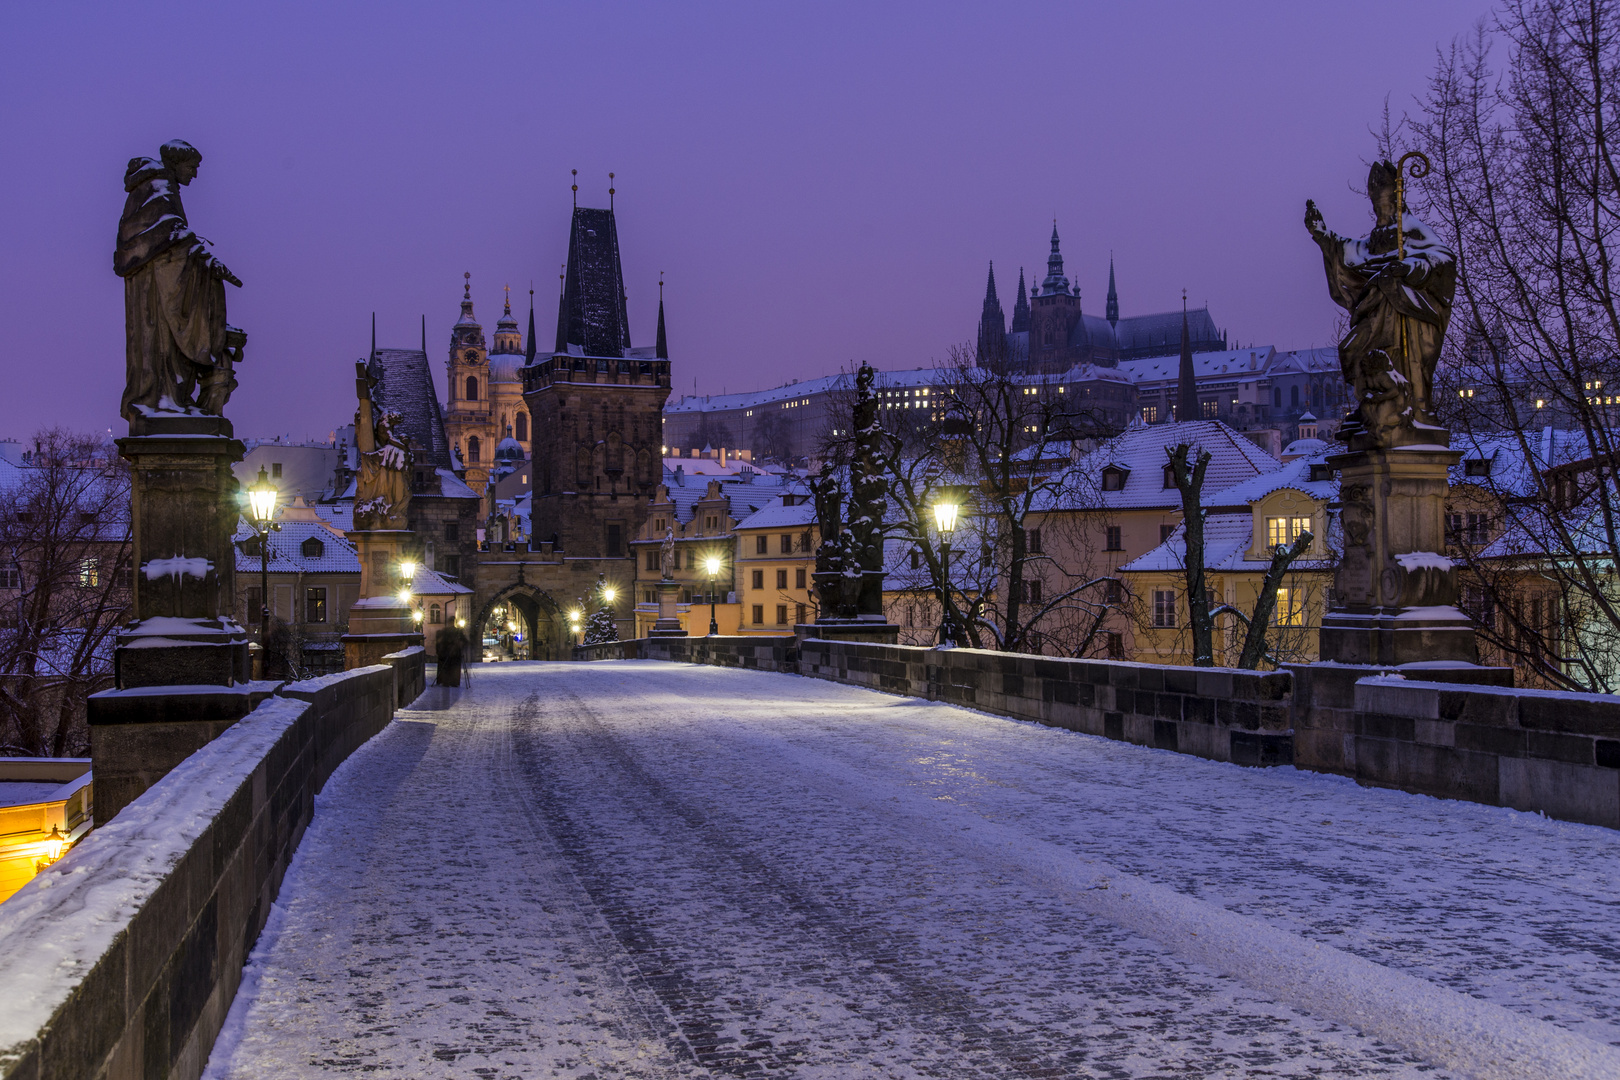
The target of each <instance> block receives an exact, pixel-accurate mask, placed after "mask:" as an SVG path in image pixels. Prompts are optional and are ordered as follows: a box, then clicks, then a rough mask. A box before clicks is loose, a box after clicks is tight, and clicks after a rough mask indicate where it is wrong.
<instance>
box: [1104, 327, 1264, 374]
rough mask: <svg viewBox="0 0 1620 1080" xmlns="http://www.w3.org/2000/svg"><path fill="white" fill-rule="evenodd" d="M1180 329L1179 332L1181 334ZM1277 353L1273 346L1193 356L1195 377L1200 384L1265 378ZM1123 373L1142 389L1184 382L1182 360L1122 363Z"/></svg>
mask: <svg viewBox="0 0 1620 1080" xmlns="http://www.w3.org/2000/svg"><path fill="white" fill-rule="evenodd" d="M1179 329H1180V328H1179V327H1178V328H1177V330H1178V332H1179ZM1275 351H1276V350H1274V349H1272V348H1271V346H1269V345H1267V346H1261V347H1256V348H1248V349H1227V350H1226V351H1225V352H1206V353H1193V358H1192V362H1193V375H1194V376H1195V377H1196V378H1197V379H1198V380H1199V381H1203V380H1205V379H1217V378H1219V377H1221V376H1223V375H1224V376H1229V377H1231V378H1234V379H1236V378H1242V377H1251V378H1261V377H1262V376H1264V375H1265V374H1266V368H1267V365H1269V364H1270V362H1271V356H1272V354H1273V353H1274V352H1275ZM1119 369H1120V370H1121V371H1123V372H1125V373H1126V374H1128V375H1130V377H1131V380H1132V381H1133V382H1135V383H1136V384H1138V385H1141V384H1142V383H1153V382H1175V381H1177V380H1179V379H1180V378H1181V356H1180V355H1179V354H1177V355H1175V356H1149V357H1147V358H1145V359H1142V360H1122V361H1120V364H1119Z"/></svg>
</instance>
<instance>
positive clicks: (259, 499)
mask: <svg viewBox="0 0 1620 1080" xmlns="http://www.w3.org/2000/svg"><path fill="white" fill-rule="evenodd" d="M276 494H277V492H276V486H275V485H274V484H272V483H271V482H270V476H269V474H268V473H266V472H265V471H264V466H263V465H260V466H259V478H258V479H257V480H255V481H254V482H253V484H252V486H250V487H249V488H248V513H249V514H250V515H252V517H253V520H254V522H255V523H257V524H259V525H265V524H267V523H269V522H270V520H271V519H273V518H274V517H275V516H276Z"/></svg>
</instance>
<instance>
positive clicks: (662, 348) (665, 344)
mask: <svg viewBox="0 0 1620 1080" xmlns="http://www.w3.org/2000/svg"><path fill="white" fill-rule="evenodd" d="M653 356H655V357H657V358H658V359H659V360H668V359H669V339H668V338H666V337H665V336H664V283H663V282H659V283H658V347H657V348H655V349H654V350H653Z"/></svg>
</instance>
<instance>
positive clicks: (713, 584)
mask: <svg viewBox="0 0 1620 1080" xmlns="http://www.w3.org/2000/svg"><path fill="white" fill-rule="evenodd" d="M703 569H704V570H706V571H708V574H709V636H710V637H714V636H716V635H718V634H719V633H720V624H719V623H718V622H716V621H715V619H714V610H715V609H714V605H715V603H716V602H717V601H716V599H715V594H714V590H716V589H718V588H719V587H720V558H719V556H716V555H710V556H709V557H708V558H706V559H704V560H703Z"/></svg>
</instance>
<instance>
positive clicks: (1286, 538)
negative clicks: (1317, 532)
mask: <svg viewBox="0 0 1620 1080" xmlns="http://www.w3.org/2000/svg"><path fill="white" fill-rule="evenodd" d="M1310 527H1311V519H1310V518H1308V517H1268V518H1266V546H1267V547H1273V548H1274V547H1278V546H1284V545H1288V544H1292V543H1293V542H1294V541H1295V540H1298V539H1299V534H1300V533H1302V532H1305V531H1306V530H1308V529H1309V528H1310Z"/></svg>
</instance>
